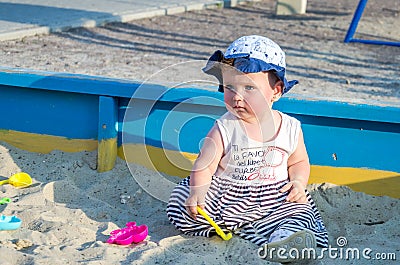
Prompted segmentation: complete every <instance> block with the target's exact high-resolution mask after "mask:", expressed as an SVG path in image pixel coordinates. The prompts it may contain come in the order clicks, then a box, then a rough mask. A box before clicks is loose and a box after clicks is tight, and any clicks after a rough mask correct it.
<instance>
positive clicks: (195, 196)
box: [185, 183, 211, 220]
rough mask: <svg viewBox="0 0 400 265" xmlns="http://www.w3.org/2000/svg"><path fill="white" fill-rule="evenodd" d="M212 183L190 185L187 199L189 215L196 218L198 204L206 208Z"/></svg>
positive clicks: (186, 204) (186, 205)
mask: <svg viewBox="0 0 400 265" xmlns="http://www.w3.org/2000/svg"><path fill="white" fill-rule="evenodd" d="M210 185H211V183H207V184H204V185H200V186H190V194H189V197H188V198H187V199H186V202H185V207H186V210H187V212H188V213H189V215H190V216H191V217H192V218H193V219H195V220H196V215H197V214H198V212H197V208H196V207H197V206H199V207H200V208H201V209H204V205H205V204H206V194H207V191H208V188H209V187H210Z"/></svg>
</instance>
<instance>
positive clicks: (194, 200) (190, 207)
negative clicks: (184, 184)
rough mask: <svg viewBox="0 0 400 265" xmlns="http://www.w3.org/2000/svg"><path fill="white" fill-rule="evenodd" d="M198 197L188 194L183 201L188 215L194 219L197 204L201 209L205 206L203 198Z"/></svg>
mask: <svg viewBox="0 0 400 265" xmlns="http://www.w3.org/2000/svg"><path fill="white" fill-rule="evenodd" d="M199 199H200V198H198V197H197V196H189V198H188V199H187V200H186V202H185V207H186V211H187V212H188V214H189V215H190V217H192V218H193V219H195V220H196V216H197V215H198V214H199V213H198V212H197V206H199V207H200V208H201V209H203V210H204V206H205V198H204V199H200V200H199Z"/></svg>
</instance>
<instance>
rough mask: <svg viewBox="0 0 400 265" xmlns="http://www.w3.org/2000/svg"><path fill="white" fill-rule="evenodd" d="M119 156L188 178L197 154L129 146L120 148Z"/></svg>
mask: <svg viewBox="0 0 400 265" xmlns="http://www.w3.org/2000/svg"><path fill="white" fill-rule="evenodd" d="M118 156H119V157H121V158H122V159H125V160H126V161H127V162H129V163H136V164H140V165H142V166H145V167H147V168H149V169H152V170H155V171H160V172H164V173H166V174H168V175H171V176H179V177H182V178H183V177H187V176H188V175H189V174H190V170H191V169H192V166H193V161H194V160H195V159H196V157H197V154H191V153H185V152H178V151H171V150H163V149H161V148H158V147H153V146H145V145H140V144H128V145H124V146H123V147H119V148H118Z"/></svg>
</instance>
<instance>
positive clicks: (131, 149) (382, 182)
mask: <svg viewBox="0 0 400 265" xmlns="http://www.w3.org/2000/svg"><path fill="white" fill-rule="evenodd" d="M124 149H125V155H126V156H127V157H124V154H123V149H122V147H120V148H119V149H118V155H119V156H120V157H121V158H123V159H125V160H127V161H128V162H130V163H137V164H140V165H143V166H146V167H147V168H150V169H152V170H157V171H161V172H164V173H166V174H169V175H173V176H180V177H186V176H188V175H189V173H190V169H191V167H192V165H193V161H194V160H195V159H196V157H197V154H191V153H180V152H178V151H170V150H166V151H164V150H162V149H161V148H157V147H152V146H147V147H145V146H143V145H135V144H131V145H124ZM170 159H171V160H170ZM177 165H178V166H179V167H178V168H177ZM309 183H310V184H311V183H333V184H336V185H346V186H349V187H350V188H351V189H353V190H355V191H361V192H365V193H368V194H371V195H377V196H384V195H386V196H390V197H393V198H400V173H396V172H391V171H383V170H371V169H364V168H338V167H330V166H316V165H313V166H311V174H310V180H309Z"/></svg>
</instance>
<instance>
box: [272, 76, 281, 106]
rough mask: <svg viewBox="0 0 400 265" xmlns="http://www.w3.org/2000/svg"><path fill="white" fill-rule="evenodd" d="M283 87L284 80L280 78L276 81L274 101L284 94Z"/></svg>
mask: <svg viewBox="0 0 400 265" xmlns="http://www.w3.org/2000/svg"><path fill="white" fill-rule="evenodd" d="M283 87H284V83H283V81H281V80H279V79H278V81H276V82H275V85H274V97H273V98H274V99H275V100H274V101H277V100H278V99H279V98H280V97H281V96H282V92H283Z"/></svg>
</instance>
